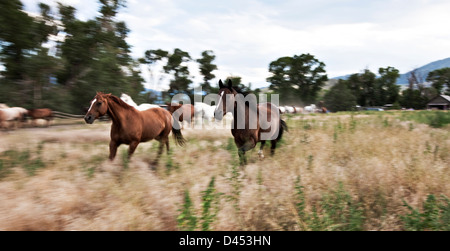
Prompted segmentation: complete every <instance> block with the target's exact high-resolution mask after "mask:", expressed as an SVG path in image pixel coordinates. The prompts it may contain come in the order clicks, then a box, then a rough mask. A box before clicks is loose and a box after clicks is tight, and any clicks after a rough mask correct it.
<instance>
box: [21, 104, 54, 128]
mask: <svg viewBox="0 0 450 251" xmlns="http://www.w3.org/2000/svg"><path fill="white" fill-rule="evenodd" d="M27 115H28V116H30V117H31V119H32V120H33V124H34V125H35V124H36V119H45V120H47V127H48V126H50V122H51V120H52V119H53V112H52V110H50V109H48V108H41V109H31V110H28V113H27Z"/></svg>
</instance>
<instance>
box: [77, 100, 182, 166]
mask: <svg viewBox="0 0 450 251" xmlns="http://www.w3.org/2000/svg"><path fill="white" fill-rule="evenodd" d="M105 114H108V115H109V117H111V120H112V125H111V141H110V142H109V159H110V160H113V159H114V157H115V156H116V152H117V148H118V147H119V146H120V145H121V144H127V145H129V146H130V147H129V148H128V158H131V155H132V154H133V153H134V151H135V150H136V147H137V146H138V145H139V143H140V142H147V141H149V140H152V139H156V140H158V141H159V151H158V157H157V159H156V161H155V163H157V161H158V159H159V157H160V155H161V153H162V151H163V145H164V144H165V145H166V149H167V152H169V133H170V131H172V134H173V136H174V139H175V143H176V144H178V145H180V146H184V144H185V139H184V138H183V135H182V134H181V131H180V130H179V129H176V128H179V126H177V127H172V124H175V123H178V122H177V121H174V120H173V119H172V116H171V115H170V113H169V112H168V111H166V110H164V109H162V108H156V109H149V110H145V111H138V110H136V109H135V108H134V107H132V106H129V105H127V104H126V103H125V102H123V101H122V100H121V99H120V98H118V97H116V96H113V95H111V94H104V93H101V92H98V93H97V95H96V96H95V97H94V99H93V100H92V101H91V106H90V108H89V110H88V112H87V113H86V116H85V117H84V120H85V121H86V123H88V124H92V123H94V120H96V119H98V118H99V117H100V116H103V115H105Z"/></svg>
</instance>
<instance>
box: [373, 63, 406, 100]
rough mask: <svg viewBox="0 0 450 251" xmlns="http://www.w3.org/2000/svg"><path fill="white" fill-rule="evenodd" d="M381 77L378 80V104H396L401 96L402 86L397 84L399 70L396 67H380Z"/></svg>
mask: <svg viewBox="0 0 450 251" xmlns="http://www.w3.org/2000/svg"><path fill="white" fill-rule="evenodd" d="M378 73H379V74H380V77H379V78H377V80H376V90H375V96H376V105H379V106H381V105H385V104H394V103H396V102H398V100H399V98H400V93H399V91H400V87H399V86H398V85H397V84H396V82H397V79H398V78H399V77H400V74H399V70H397V69H395V68H394V67H391V66H389V67H386V68H379V69H378Z"/></svg>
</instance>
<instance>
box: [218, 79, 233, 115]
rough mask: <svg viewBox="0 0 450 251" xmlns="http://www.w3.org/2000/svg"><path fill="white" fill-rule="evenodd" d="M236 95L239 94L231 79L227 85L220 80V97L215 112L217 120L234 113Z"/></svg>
mask: <svg viewBox="0 0 450 251" xmlns="http://www.w3.org/2000/svg"><path fill="white" fill-rule="evenodd" d="M236 93H237V92H236V91H235V90H234V89H233V83H232V82H231V79H229V80H228V82H227V85H224V84H223V83H222V80H219V97H218V101H217V102H216V104H217V106H216V109H215V110H214V118H215V119H217V120H222V118H223V116H225V114H227V112H232V111H233V109H234V104H235V101H236V100H235V95H236Z"/></svg>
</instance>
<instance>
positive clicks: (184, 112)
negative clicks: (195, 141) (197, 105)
mask: <svg viewBox="0 0 450 251" xmlns="http://www.w3.org/2000/svg"><path fill="white" fill-rule="evenodd" d="M167 110H168V111H169V112H170V113H171V114H172V116H173V118H174V119H178V121H180V122H181V123H183V121H186V122H188V123H189V125H190V126H191V127H192V123H193V122H194V117H195V109H194V106H193V105H191V104H185V105H182V104H174V103H167Z"/></svg>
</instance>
